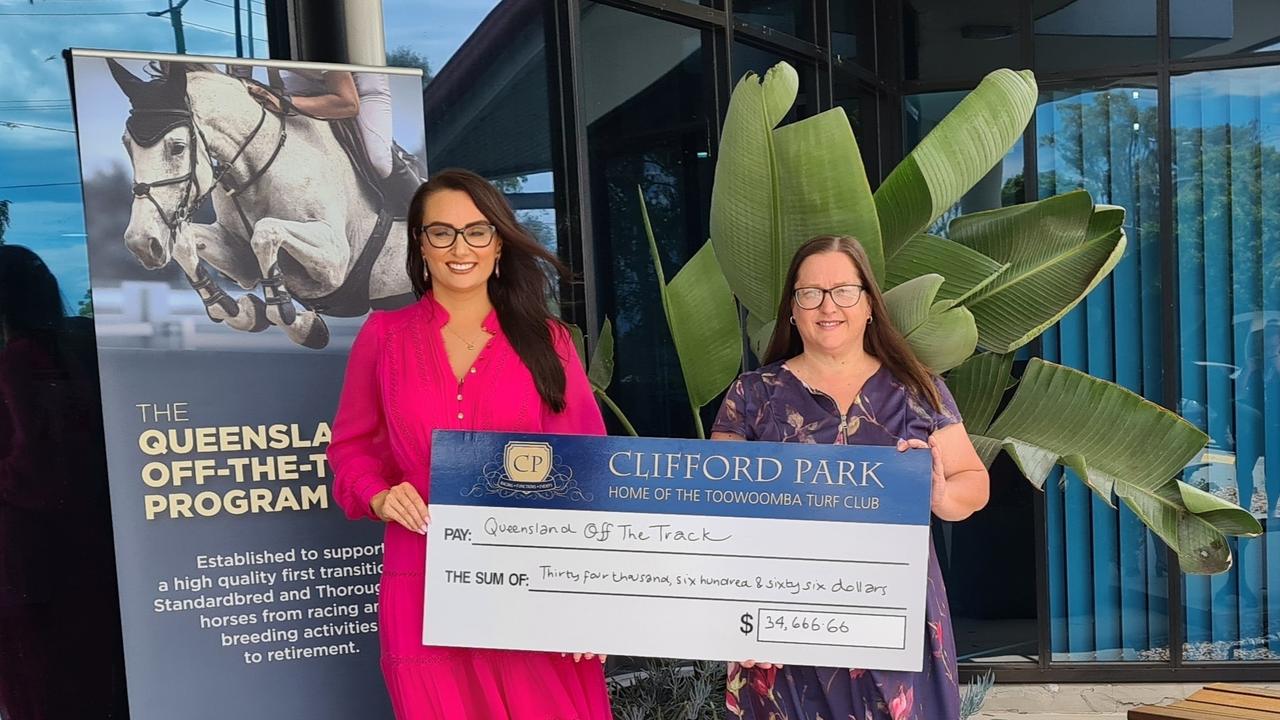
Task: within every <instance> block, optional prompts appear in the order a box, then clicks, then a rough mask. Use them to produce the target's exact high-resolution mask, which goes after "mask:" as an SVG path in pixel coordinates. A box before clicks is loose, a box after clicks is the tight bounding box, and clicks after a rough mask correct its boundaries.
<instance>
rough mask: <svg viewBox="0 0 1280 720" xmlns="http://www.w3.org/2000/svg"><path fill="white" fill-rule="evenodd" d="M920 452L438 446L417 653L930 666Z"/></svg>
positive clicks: (576, 439)
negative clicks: (448, 649) (461, 650)
mask: <svg viewBox="0 0 1280 720" xmlns="http://www.w3.org/2000/svg"><path fill="white" fill-rule="evenodd" d="M929 476H930V457H929V451H928V450H909V451H907V452H905V453H899V452H898V451H897V450H896V449H894V448H888V447H877V446H860V445H850V446H843V445H834V446H833V445H802V444H797V443H785V444H783V443H762V442H712V441H699V440H668V439H647V438H629V437H580V436H568V435H528V434H504V433H475V432H460V431H438V432H436V433H435V436H434V439H433V441H432V462H431V497H430V500H431V502H430V509H431V525H430V528H429V530H428V540H427V542H428V545H427V586H426V593H427V602H426V611H425V617H424V624H423V642H424V643H425V644H427V645H444V646H453V647H477V648H507V649H514V650H542V651H553V652H595V653H608V654H615V655H640V656H651V657H675V658H691V659H701V660H745V659H755V660H760V661H772V662H778V663H786V664H794V665H818V666H835V667H860V668H868V669H876V670H912V671H918V670H920V668H921V663H922V660H923V648H924V629H925V627H924V625H925V620H924V602H925V581H926V577H927V572H928V558H929V554H928V553H929V516H930V510H929V494H930V479H929Z"/></svg>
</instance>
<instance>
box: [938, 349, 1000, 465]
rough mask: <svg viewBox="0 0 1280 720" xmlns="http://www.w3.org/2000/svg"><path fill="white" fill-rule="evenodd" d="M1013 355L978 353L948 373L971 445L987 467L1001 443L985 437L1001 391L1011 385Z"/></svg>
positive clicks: (996, 408) (998, 451)
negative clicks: (971, 440)
mask: <svg viewBox="0 0 1280 720" xmlns="http://www.w3.org/2000/svg"><path fill="white" fill-rule="evenodd" d="M1012 369H1013V355H1012V354H1004V355H997V354H996V353H989V352H986V353H978V354H977V355H974V356H973V357H971V358H969V359H968V360H966V361H965V362H964V364H962V365H960V366H959V367H957V368H955V369H954V370H952V371H951V372H950V373H947V388H948V389H950V390H951V395H952V397H954V398H955V401H956V406H957V407H959V409H960V417H961V418H963V419H964V425H965V428H966V429H968V431H969V433H970V436H971V438H972V439H973V445H974V448H975V449H977V451H978V455H979V456H981V457H982V461H983V463H984V464H986V465H987V467H991V463H992V461H994V460H995V458H996V455H998V454H999V453H1000V443H999V442H997V441H995V440H993V439H991V438H989V437H986V432H987V429H988V428H990V427H991V420H992V418H994V417H995V415H996V410H998V409H999V407H1000V400H1001V399H1002V398H1003V397H1004V393H1005V391H1006V390H1008V389H1009V388H1011V387H1013V385H1014V380H1013V376H1012V375H1010V370H1012Z"/></svg>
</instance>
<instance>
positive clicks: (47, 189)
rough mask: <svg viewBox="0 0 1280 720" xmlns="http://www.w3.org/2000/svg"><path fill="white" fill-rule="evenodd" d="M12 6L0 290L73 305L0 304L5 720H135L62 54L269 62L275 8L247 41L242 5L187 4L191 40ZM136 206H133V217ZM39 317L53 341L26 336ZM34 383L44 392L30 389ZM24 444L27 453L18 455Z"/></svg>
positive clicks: (7, 298) (83, 7)
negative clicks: (36, 503)
mask: <svg viewBox="0 0 1280 720" xmlns="http://www.w3.org/2000/svg"><path fill="white" fill-rule="evenodd" d="M0 7H3V12H2V14H3V16H4V17H3V18H0V57H3V58H5V60H4V61H3V66H4V69H5V83H4V88H3V89H2V90H0V169H2V170H0V243H3V244H5V245H7V246H8V247H6V248H4V251H3V254H0V275H3V277H4V278H5V279H4V280H3V281H0V282H5V283H11V284H12V285H10V286H9V287H7V288H5V289H6V290H12V288H13V287H14V285H17V286H19V287H22V286H24V285H25V286H26V287H28V288H31V287H34V286H35V285H34V284H28V283H38V284H42V285H44V286H46V287H47V286H48V284H49V283H56V285H57V290H58V295H60V299H61V302H60V303H58V302H56V301H54V302H50V303H41V302H38V301H37V299H38V298H39V297H42V296H43V294H41V293H36V292H34V291H22V290H19V291H18V292H17V293H12V292H0V327H3V328H4V331H0V554H3V557H2V558H0V716H3V717H5V718H6V719H11V720H23V719H24V718H35V717H55V716H56V717H75V718H84V719H85V720H99V719H102V720H106V719H108V718H110V719H112V720H119V719H121V718H125V717H126V716H127V710H126V709H125V705H126V702H125V688H124V683H123V678H124V658H123V654H122V640H121V634H120V620H119V617H120V616H119V601H118V596H117V588H116V575H115V556H114V552H113V539H112V535H111V524H110V513H109V507H108V503H107V500H106V496H107V488H108V482H107V474H106V467H105V445H104V440H103V434H102V425H101V423H100V422H98V421H96V420H93V419H92V418H96V417H99V416H100V415H101V396H100V394H99V389H98V387H97V362H96V355H95V353H94V350H93V348H94V335H93V333H94V328H93V322H92V320H91V318H92V315H93V303H92V299H91V298H90V296H89V267H88V256H87V251H86V247H85V213H84V207H83V200H82V196H81V190H80V169H79V164H78V161H77V153H76V136H75V134H74V132H73V125H72V116H71V100H70V90H69V88H68V85H67V68H66V65H65V63H64V62H63V61H62V57H61V52H62V50H63V49H64V48H67V47H90V48H105V49H119V50H137V51H149V52H175V51H177V50H180V49H181V50H185V51H186V52H188V53H198V54H202V55H215V56H235V55H237V54H240V55H243V56H255V57H267V56H268V54H269V53H268V42H267V41H268V37H267V28H266V22H265V19H266V18H265V7H264V6H263V4H262V2H260V0H246V2H244V3H242V5H241V12H240V34H239V35H238V36H237V34H236V22H235V21H236V17H235V10H234V9H233V8H232V7H231V4H230V3H229V2H228V3H226V4H220V3H211V2H192V3H188V4H187V5H186V6H184V7H183V9H182V22H181V31H175V28H174V24H173V23H172V22H170V20H169V18H168V17H150V16H148V15H147V14H146V13H145V12H143V10H155V9H157V8H158V7H163V3H151V4H150V5H149V6H148V7H145V8H141V7H139V5H138V3H137V2H134V1H132V0H101V1H99V2H93V3H83V2H41V3H34V4H33V3H26V2H23V3H18V2H10V3H5V4H3V5H2V6H0ZM116 137H117V138H118V137H119V136H118V135H117V136H116ZM115 141H116V140H115V139H113V140H112V142H115ZM118 172H119V173H125V172H126V171H125V170H124V169H123V168H121V169H119V170H118ZM90 181H91V182H92V179H91V180H90ZM125 187H127V184H126V185H125ZM128 202H129V196H128V193H127V191H126V193H125V197H124V198H123V200H121V203H123V205H122V206H123V207H124V208H125V212H126V214H127V212H128V211H127V208H128ZM117 209H118V208H111V209H108V210H107V212H108V213H110V212H111V211H114V210H117ZM93 217H97V215H96V214H95V215H93V216H91V219H92V218H93ZM33 258H34V259H33ZM34 318H41V319H42V321H43V322H45V323H46V325H52V326H53V327H55V328H56V330H55V332H54V333H52V334H50V333H38V332H37V333H28V332H26V331H25V330H23V329H22V328H23V327H24V326H27V325H29V324H30V322H31V321H32V320H33V319H34ZM34 374H39V376H40V377H41V378H42V380H41V382H39V383H36V384H27V383H24V382H23V381H22V379H21V378H23V377H24V376H25V377H30V376H31V375H34ZM19 399H21V401H22V402H19ZM19 431H23V432H24V436H25V438H26V441H25V442H23V443H17V442H15V438H17V437H19ZM33 473H34V476H33ZM33 483H36V484H40V485H42V486H46V487H68V488H74V495H73V496H72V495H67V496H63V495H58V496H56V497H50V498H48V499H47V500H45V502H47V503H48V505H47V506H45V507H43V508H41V507H32V506H29V505H17V504H13V503H11V502H10V500H9V498H11V497H12V491H13V488H15V487H22V486H24V485H25V486H27V487H31V486H33V485H32V484H33ZM50 508H57V509H56V510H53V509H50ZM59 523H61V529H59V530H57V531H55V532H50V528H51V527H53V526H55V525H59ZM55 566H56V567H55ZM54 569H56V572H54Z"/></svg>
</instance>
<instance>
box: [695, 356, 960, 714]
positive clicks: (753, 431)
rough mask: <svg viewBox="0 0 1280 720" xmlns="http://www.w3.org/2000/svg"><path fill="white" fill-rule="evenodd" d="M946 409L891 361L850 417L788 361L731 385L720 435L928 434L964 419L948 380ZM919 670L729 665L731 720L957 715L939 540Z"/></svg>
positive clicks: (880, 437)
mask: <svg viewBox="0 0 1280 720" xmlns="http://www.w3.org/2000/svg"><path fill="white" fill-rule="evenodd" d="M935 382H936V384H937V387H938V391H939V393H940V394H941V396H942V406H943V407H942V411H941V412H938V411H937V410H934V409H933V407H932V406H931V405H930V404H929V402H928V400H927V399H924V398H921V397H919V396H918V395H917V394H916V393H914V392H912V391H909V390H907V388H906V387H905V386H903V384H902V383H901V382H899V381H898V380H897V378H895V377H894V376H893V374H892V373H891V372H889V370H888V369H887V368H885V367H883V366H882V367H881V368H880V369H879V370H877V371H876V372H875V374H873V375H872V376H871V377H870V378H868V380H867V382H866V384H864V385H863V387H862V390H861V391H860V392H859V393H858V397H857V399H855V400H854V402H853V405H852V406H851V407H850V408H849V412H848V415H846V416H843V417H842V416H841V415H840V410H839V408H838V407H837V405H836V402H835V400H834V399H833V398H831V396H829V395H826V394H825V393H822V392H819V391H817V390H813V389H811V388H810V387H809V386H807V385H805V384H804V382H803V381H801V380H800V378H798V377H796V376H795V375H794V374H792V373H791V371H790V370H789V369H787V367H786V366H785V365H784V364H783V363H781V362H778V363H774V364H772V365H766V366H764V367H762V368H760V369H759V370H756V371H755V372H749V373H745V374H743V375H742V376H741V377H739V378H738V379H737V381H735V382H734V384H733V385H732V386H731V387H730V388H729V392H728V394H727V395H726V396H725V399H724V403H723V404H722V405H721V407H720V414H719V415H718V416H717V417H716V422H715V425H713V426H712V431H713V432H726V433H735V434H737V435H741V436H742V437H744V438H746V439H747V440H764V441H768V442H800V443H828V444H846V443H847V444H851V445H894V444H896V443H897V441H898V440H899V439H904V440H909V439H912V438H916V439H920V440H925V439H928V437H929V435H930V434H931V433H933V432H934V431H936V430H938V429H940V428H943V427H946V426H947V425H951V424H954V423H958V422H960V412H959V410H957V409H956V404H955V400H954V399H953V398H952V397H951V393H950V391H948V390H947V387H946V385H945V384H944V383H943V382H942V380H941V379H936V380H935ZM925 624H926V628H925V645H924V647H923V648H922V652H923V653H924V666H923V670H922V671H921V672H914V673H913V672H890V671H879V670H861V669H845V668H821V667H797V666H791V665H788V666H785V667H783V668H782V669H780V670H779V669H777V668H774V669H770V670H763V669H760V668H742V667H740V666H739V665H737V664H736V663H735V664H731V665H730V666H729V686H728V693H727V695H726V702H727V704H728V712H727V714H726V717H727V718H732V719H736V718H747V719H749V720H818V719H819V718H820V719H821V720H956V719H957V718H959V717H960V687H959V683H958V682H957V675H956V656H955V638H954V636H953V635H952V630H951V612H950V610H948V608H947V592H946V588H945V587H943V584H942V573H941V571H940V570H939V569H938V560H937V557H936V556H935V555H934V551H933V547H932V545H930V547H929V579H928V591H927V595H926V599H925Z"/></svg>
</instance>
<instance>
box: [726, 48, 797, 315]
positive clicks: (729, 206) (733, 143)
mask: <svg viewBox="0 0 1280 720" xmlns="http://www.w3.org/2000/svg"><path fill="white" fill-rule="evenodd" d="M799 88H800V76H799V75H797V74H796V71H795V68H792V67H791V66H790V65H788V64H786V63H779V64H778V65H775V66H774V67H772V68H770V69H769V71H768V72H766V73H765V75H764V79H763V80H761V79H760V78H759V77H758V76H757V75H755V74H754V73H749V74H747V75H746V76H745V77H743V78H742V80H740V81H739V82H738V85H737V87H735V88H734V90H733V95H731V96H730V98H729V111H728V113H727V114H726V115H725V122H724V131H723V132H722V134H721V136H720V147H719V158H718V159H717V161H716V172H715V183H714V185H713V187H712V191H711V242H712V243H714V244H715V246H716V252H717V255H719V257H720V261H721V263H722V265H723V270H724V275H725V277H726V278H727V279H728V281H729V285H730V286H731V287H733V292H734V294H735V295H737V296H738V300H739V301H741V302H742V304H743V305H745V306H746V307H747V309H749V310H750V311H751V312H753V313H755V314H757V315H760V316H763V317H772V316H773V314H774V312H776V308H777V306H778V303H777V295H778V293H777V291H776V290H774V287H773V286H774V284H775V283H776V278H777V277H778V275H779V273H781V272H782V270H780V269H779V268H785V266H784V265H783V262H785V260H784V259H783V258H782V255H781V247H782V245H781V236H782V217H781V210H780V209H779V207H778V205H779V202H780V201H779V197H778V192H777V190H778V168H777V163H776V160H775V157H774V155H775V154H774V149H773V142H774V141H773V128H774V127H776V126H777V124H778V123H779V122H781V120H782V118H783V116H784V115H786V113H787V110H788V109H789V108H790V107H791V106H792V105H793V104H794V103H795V101H796V94H797V92H798V91H799ZM788 259H789V258H788Z"/></svg>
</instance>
